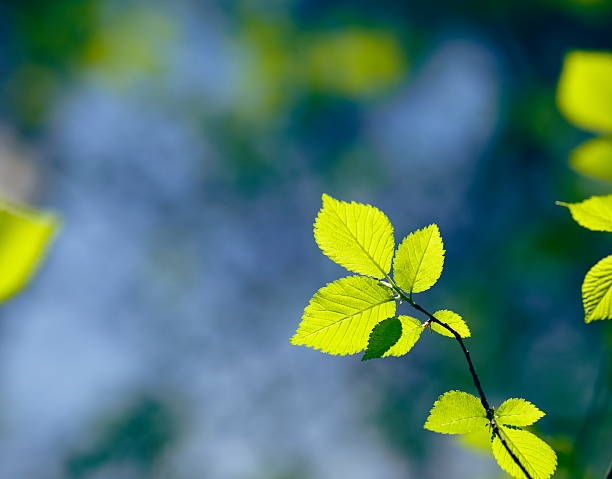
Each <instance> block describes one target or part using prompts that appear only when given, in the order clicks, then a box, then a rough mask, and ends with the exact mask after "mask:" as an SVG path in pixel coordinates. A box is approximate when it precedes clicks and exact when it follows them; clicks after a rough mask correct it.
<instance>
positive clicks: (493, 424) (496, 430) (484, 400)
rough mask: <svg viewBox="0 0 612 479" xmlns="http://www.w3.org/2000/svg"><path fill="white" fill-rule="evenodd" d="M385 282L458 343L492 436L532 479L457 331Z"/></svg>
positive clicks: (401, 291)
mask: <svg viewBox="0 0 612 479" xmlns="http://www.w3.org/2000/svg"><path fill="white" fill-rule="evenodd" d="M387 280H389V281H390V284H391V287H392V288H393V289H394V290H395V292H396V293H397V294H398V295H399V296H400V298H401V299H402V300H403V301H406V302H407V303H409V304H410V306H412V307H413V308H414V309H416V310H417V311H420V312H421V313H423V314H424V315H425V316H427V317H428V318H429V321H432V322H434V323H437V324H439V325H440V326H442V327H443V328H445V329H446V330H447V331H449V332H450V333H451V334H452V335H453V336H454V337H455V339H456V340H457V342H458V343H459V346H461V350H462V351H463V355H464V356H465V359H466V361H467V363H468V368H469V370H470V374H471V375H472V380H473V381H474V385H475V386H476V389H477V390H478V395H479V396H480V402H481V403H482V406H483V407H484V409H485V411H486V412H487V418H488V419H489V424H490V425H491V429H492V430H493V434H495V435H496V436H497V437H498V438H499V440H500V442H501V443H502V445H503V446H504V448H505V449H506V451H508V454H510V457H511V458H512V460H513V461H514V462H515V463H516V465H517V466H518V467H519V468H520V469H521V471H523V474H525V476H526V477H527V479H533V477H532V476H531V474H529V472H528V471H527V469H526V468H525V466H524V465H523V464H522V463H521V461H520V460H519V458H518V457H517V456H516V454H514V452H513V451H512V449H510V446H508V443H507V442H506V439H505V438H504V437H503V436H502V434H501V432H500V430H499V426H498V425H497V423H496V422H495V416H494V412H493V408H492V407H491V406H490V404H489V401H487V396H486V394H485V392H484V390H483V389H482V385H481V384H480V378H479V377H478V373H477V372H476V368H475V367H474V363H473V362H472V357H471V356H470V352H469V351H468V349H467V348H466V346H465V342H464V341H463V338H462V337H461V336H460V335H459V333H458V332H457V331H455V330H454V329H453V328H452V327H450V326H449V325H448V324H446V323H444V322H442V321H440V320H439V319H438V318H436V317H435V316H434V315H433V314H431V313H430V312H429V311H427V310H425V309H424V308H423V307H422V306H420V305H419V304H417V303H415V302H414V301H413V300H412V298H410V297H409V296H408V295H407V294H406V293H404V291H403V290H402V289H401V288H399V287H398V286H397V285H396V284H395V282H394V281H392V280H391V279H390V278H389V277H388V276H387Z"/></svg>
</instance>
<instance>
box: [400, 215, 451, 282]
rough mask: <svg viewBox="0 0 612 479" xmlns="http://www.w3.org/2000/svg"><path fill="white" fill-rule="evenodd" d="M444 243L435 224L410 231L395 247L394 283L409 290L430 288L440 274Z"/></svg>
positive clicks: (442, 263)
mask: <svg viewBox="0 0 612 479" xmlns="http://www.w3.org/2000/svg"><path fill="white" fill-rule="evenodd" d="M443 265H444V245H443V244H442V237H441V236H440V230H439V229H438V226H437V225H435V224H434V225H429V226H427V227H426V228H423V229H421V230H417V231H415V232H414V233H410V234H409V235H408V236H406V237H405V238H404V240H403V241H402V244H400V245H399V247H398V248H397V254H396V255H395V261H394V263H393V274H394V277H395V281H396V282H397V284H398V285H399V286H400V287H401V288H402V289H404V290H405V291H408V292H409V293H420V292H421V291H425V290H427V289H429V288H431V287H432V286H433V285H434V284H435V283H436V281H438V278H439V277H440V275H441V274H442V267H443Z"/></svg>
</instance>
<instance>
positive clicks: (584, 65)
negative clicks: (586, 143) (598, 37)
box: [557, 51, 612, 132]
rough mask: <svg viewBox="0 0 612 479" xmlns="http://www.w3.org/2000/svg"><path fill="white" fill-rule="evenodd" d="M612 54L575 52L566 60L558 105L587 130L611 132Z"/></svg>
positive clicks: (560, 82)
mask: <svg viewBox="0 0 612 479" xmlns="http://www.w3.org/2000/svg"><path fill="white" fill-rule="evenodd" d="M610 78H612V54H610V53H603V52H586V51H575V52H572V53H569V54H568V55H566V57H565V61H564V63H563V70H562V72H561V78H560V79H559V88H558V90H557V103H558V104H559V109H560V110H561V112H562V113H563V114H564V115H565V116H566V117H567V119H568V120H569V121H571V122H572V123H574V124H575V125H577V126H579V127H581V128H584V129H586V130H592V131H599V132H612V115H611V114H610V112H612V82H610Z"/></svg>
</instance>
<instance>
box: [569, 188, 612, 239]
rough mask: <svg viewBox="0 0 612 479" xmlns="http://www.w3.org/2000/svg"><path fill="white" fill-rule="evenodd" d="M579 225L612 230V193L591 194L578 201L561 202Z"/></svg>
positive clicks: (594, 229)
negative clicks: (604, 194) (587, 197)
mask: <svg viewBox="0 0 612 479" xmlns="http://www.w3.org/2000/svg"><path fill="white" fill-rule="evenodd" d="M557 204H558V205H561V206H567V207H568V208H569V210H570V213H571V214H572V218H574V220H575V221H576V223H578V224H579V225H580V226H583V227H584V228H588V229H590V230H593V231H612V195H606V196H591V197H590V198H589V199H587V200H584V201H581V202H580V203H563V202H561V201H557Z"/></svg>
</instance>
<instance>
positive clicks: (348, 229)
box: [332, 207, 387, 278]
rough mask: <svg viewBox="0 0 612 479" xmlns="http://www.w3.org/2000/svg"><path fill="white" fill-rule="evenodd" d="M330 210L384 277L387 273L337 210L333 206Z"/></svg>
mask: <svg viewBox="0 0 612 479" xmlns="http://www.w3.org/2000/svg"><path fill="white" fill-rule="evenodd" d="M332 212H333V213H334V214H335V215H336V217H337V218H338V219H339V220H340V222H341V223H342V225H343V226H344V227H345V228H346V230H347V231H348V233H349V235H351V237H352V238H353V240H354V241H355V243H356V244H357V246H359V248H360V249H361V251H363V252H364V253H365V255H366V256H367V257H368V258H369V259H370V261H372V263H373V264H374V266H376V267H377V268H378V270H379V271H380V272H381V273H382V277H383V278H386V277H387V273H386V272H385V270H384V269H383V268H382V267H381V266H380V265H379V264H378V262H377V261H376V260H375V259H374V258H372V256H371V255H370V253H368V251H367V250H366V249H365V248H364V246H363V245H362V244H361V243H360V242H359V240H358V239H357V237H356V236H355V235H354V234H353V232H352V231H351V229H350V228H349V227H348V225H347V224H346V221H344V220H343V219H342V217H341V216H340V215H339V214H338V210H337V209H336V208H335V207H334V208H333V209H332Z"/></svg>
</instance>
